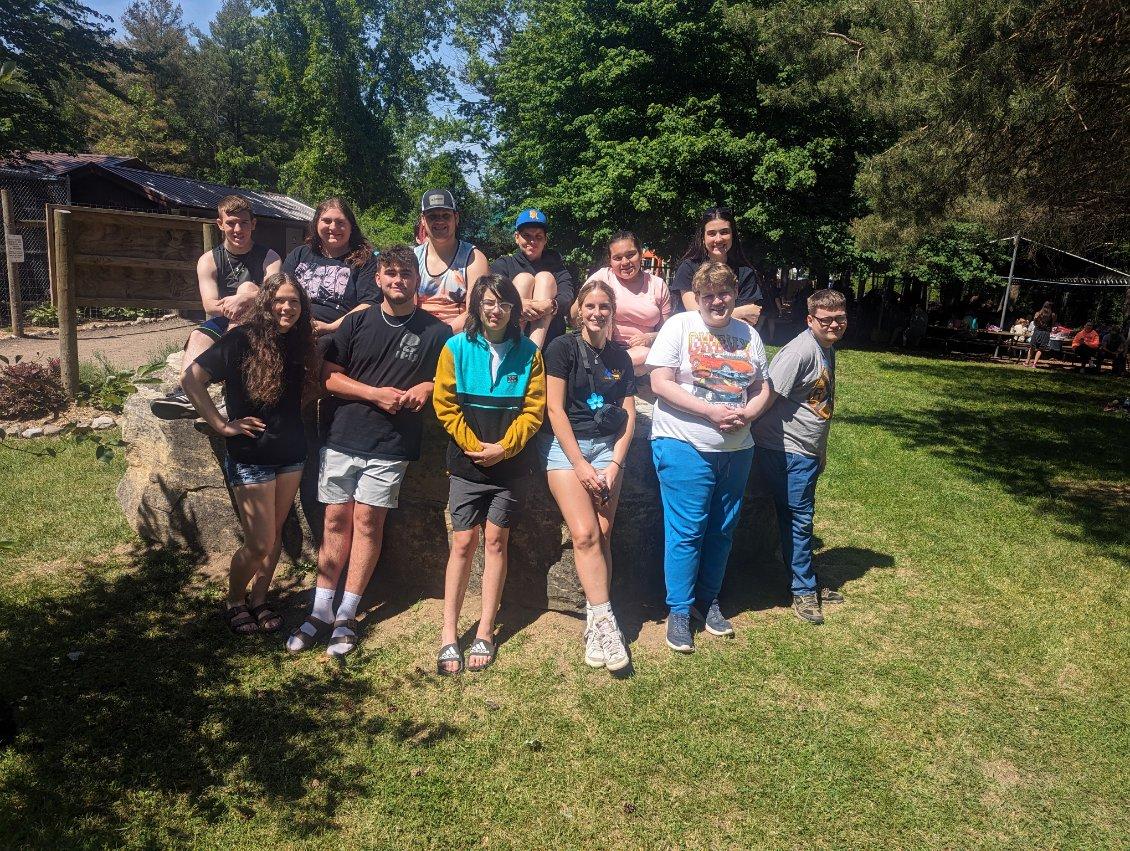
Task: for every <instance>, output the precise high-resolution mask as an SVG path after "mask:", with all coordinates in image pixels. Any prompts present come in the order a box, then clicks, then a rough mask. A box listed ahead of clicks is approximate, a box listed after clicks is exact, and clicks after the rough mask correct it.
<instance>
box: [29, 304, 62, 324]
mask: <svg viewBox="0 0 1130 851" xmlns="http://www.w3.org/2000/svg"><path fill="white" fill-rule="evenodd" d="M24 320H25V321H26V322H27V323H28V324H29V325H38V326H39V327H40V328H57V327H58V325H59V314H58V313H56V312H55V305H53V304H51V302H48V301H45V302H43V303H42V304H37V305H35V306H34V307H29V308H28V309H27V310H25V311H24Z"/></svg>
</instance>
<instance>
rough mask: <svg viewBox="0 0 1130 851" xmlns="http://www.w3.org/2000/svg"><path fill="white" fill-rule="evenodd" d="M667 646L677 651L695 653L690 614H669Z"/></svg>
mask: <svg viewBox="0 0 1130 851" xmlns="http://www.w3.org/2000/svg"><path fill="white" fill-rule="evenodd" d="M667 646H668V647H670V648H671V649H672V650H674V651H675V652H676V653H694V636H693V635H691V616H690V615H684V614H679V613H678V612H671V614H669V615H668V616H667Z"/></svg>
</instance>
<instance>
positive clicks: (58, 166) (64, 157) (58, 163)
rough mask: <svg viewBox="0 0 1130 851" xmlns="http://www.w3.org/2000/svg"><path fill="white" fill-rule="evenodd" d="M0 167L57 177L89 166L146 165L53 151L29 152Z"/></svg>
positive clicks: (133, 159)
mask: <svg viewBox="0 0 1130 851" xmlns="http://www.w3.org/2000/svg"><path fill="white" fill-rule="evenodd" d="M0 165H2V167H3V168H6V169H11V170H13V171H33V172H36V173H38V174H44V175H54V176H56V177H60V176H62V175H64V174H68V173H69V172H72V171H74V170H75V169H79V168H83V167H85V166H88V165H101V166H113V165H128V166H131V167H137V166H141V167H142V168H144V167H145V163H143V162H142V161H141V160H139V159H137V157H119V156H114V155H112V154H60V153H55V152H51V151H28V152H27V153H25V154H23V155H21V156H17V157H12V158H11V159H8V160H6V161H5V162H3V163H2V164H0Z"/></svg>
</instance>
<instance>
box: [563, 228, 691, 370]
mask: <svg viewBox="0 0 1130 851" xmlns="http://www.w3.org/2000/svg"><path fill="white" fill-rule="evenodd" d="M642 263H643V247H642V245H641V244H640V241H639V237H637V236H636V235H635V234H634V233H632V232H631V231H626V230H622V231H618V232H616V233H614V234H612V237H611V238H610V239H609V240H608V265H606V266H604V267H603V268H600V269H597V270H596V271H595V272H593V273H592V274H591V275H590V276H589V279H588V280H589V281H601V282H603V283H605V284H608V286H609V287H611V289H612V292H614V293H615V294H616V319H615V324H614V326H613V328H612V339H613V340H615V341H616V342H617V343H622V344H623V345H624V346H626V347H627V349H628V356H629V357H630V358H631V359H632V365H633V366H634V367H636V369H637V372H642V371H643V370H642V369H641V368H642V367H643V365H644V362H645V361H646V360H647V353H648V351H649V350H650V349H651V344H652V343H653V342H654V341H655V337H656V335H657V334H658V333H659V328H660V326H661V325H663V322H664V320H666V319H667V317H668V316H670V315H671V293H670V291H669V290H668V289H667V284H666V282H664V280H663V279H662V278H661V277H659V276H658V275H655V274H652V273H651V272H648V271H646V270H644V268H643V265H642ZM585 283H588V281H586V282H585ZM573 321H574V322H576V321H577V318H576V317H575V316H574V317H573Z"/></svg>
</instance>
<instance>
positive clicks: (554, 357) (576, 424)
mask: <svg viewBox="0 0 1130 851" xmlns="http://www.w3.org/2000/svg"><path fill="white" fill-rule="evenodd" d="M615 314H616V293H615V292H614V291H613V289H612V287H611V286H609V285H608V284H606V283H604V282H603V281H588V282H586V283H585V284H584V285H583V286H582V287H581V291H580V293H578V294H577V315H578V317H579V323H580V331H579V332H578V333H576V334H569V335H565V336H562V337H558V338H557V339H555V340H553V341H552V342H551V343H550V344H549V345H548V346H547V347H546V350H545V372H546V409H547V413H548V417H547V420H546V422H545V424H543V425H542V430H541V432H540V434H539V436H538V441H539V444H540V447H541V452H542V457H543V458H544V459H545V469H546V480H547V481H548V483H549V490H550V493H552V494H553V498H554V499H555V500H556V501H557V505H558V507H559V508H560V509H561V516H562V517H564V518H565V523H566V524H567V525H568V527H569V537H570V538H572V540H573V555H574V561H576V564H577V577H578V578H579V579H580V581H581V587H582V588H583V589H584V592H585V611H586V624H585V663H586V664H587V665H589V666H590V667H593V668H602V667H603V668H607V669H608V670H609V671H619V670H621V669H622V668H624V667H626V666H627V665H628V663H629V661H630V659H629V657H628V649H627V647H626V646H625V642H624V636H623V635H622V634H621V632H620V627H619V625H618V624H617V622H616V616H615V615H614V614H613V612H612V603H611V601H610V597H609V591H610V583H611V571H612V550H611V547H610V544H609V538H610V536H611V534H612V523H613V520H614V519H615V517H616V506H617V505H618V504H619V501H620V486H621V484H622V483H623V480H624V476H623V473H624V459H625V458H626V457H627V454H628V447H629V446H630V445H631V442H632V434H633V433H634V432H635V425H636V406H635V399H634V397H633V394H634V393H635V389H636V387H635V372H634V370H633V368H632V359H631V358H630V357H629V356H628V352H627V351H626V350H625V349H624V347H623V346H622V345H621V344H620V343H617V342H615V341H614V340H611V339H609V331H610V329H611V327H612V322H613V317H614V316H615Z"/></svg>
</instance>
